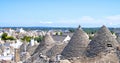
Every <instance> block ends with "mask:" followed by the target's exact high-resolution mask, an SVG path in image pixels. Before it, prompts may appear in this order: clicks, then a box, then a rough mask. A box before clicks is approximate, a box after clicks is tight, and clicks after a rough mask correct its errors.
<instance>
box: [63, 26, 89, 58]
mask: <svg viewBox="0 0 120 63" xmlns="http://www.w3.org/2000/svg"><path fill="white" fill-rule="evenodd" d="M88 43H89V38H88V35H87V34H86V33H85V32H84V31H83V30H82V29H81V27H80V26H79V27H78V28H77V29H76V31H75V32H74V34H73V36H72V38H71V40H70V41H69V43H68V44H67V46H66V47H65V48H64V50H63V51H62V53H61V54H62V56H64V58H66V59H68V58H72V57H81V55H83V52H84V51H85V48H86V47H87V45H88Z"/></svg>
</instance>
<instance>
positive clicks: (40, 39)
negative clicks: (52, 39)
mask: <svg viewBox="0 0 120 63" xmlns="http://www.w3.org/2000/svg"><path fill="white" fill-rule="evenodd" d="M43 38H44V37H43V36H38V37H35V38H34V40H36V41H37V42H41V41H42V40H43Z"/></svg>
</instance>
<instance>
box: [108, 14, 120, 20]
mask: <svg viewBox="0 0 120 63" xmlns="http://www.w3.org/2000/svg"><path fill="white" fill-rule="evenodd" d="M106 19H108V20H111V21H120V15H114V16H108V17H106Z"/></svg>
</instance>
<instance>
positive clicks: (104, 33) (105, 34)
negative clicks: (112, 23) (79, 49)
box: [85, 26, 118, 57]
mask: <svg viewBox="0 0 120 63" xmlns="http://www.w3.org/2000/svg"><path fill="white" fill-rule="evenodd" d="M117 46H118V42H117V40H116V39H115V38H114V37H113V36H112V34H111V32H110V31H109V29H108V28H106V27H105V26H102V27H101V28H100V29H99V30H98V32H97V33H96V34H95V36H94V38H93V40H92V41H91V42H90V43H89V45H88V47H87V50H86V52H85V54H86V56H87V57H96V56H98V55H100V54H101V53H103V54H107V53H108V52H109V53H110V51H114V52H115V49H116V47H117Z"/></svg>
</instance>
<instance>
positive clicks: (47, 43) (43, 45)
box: [34, 32, 55, 54]
mask: <svg viewBox="0 0 120 63" xmlns="http://www.w3.org/2000/svg"><path fill="white" fill-rule="evenodd" d="M54 44H55V41H54V40H53V38H52V37H51V35H50V33H49V32H48V33H47V34H46V35H45V37H44V40H43V41H42V42H40V44H39V45H38V47H37V48H36V50H35V52H34V54H35V53H37V52H40V53H43V54H46V52H47V51H48V50H49V49H50V48H51V47H53V46H54Z"/></svg>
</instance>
